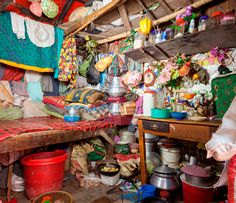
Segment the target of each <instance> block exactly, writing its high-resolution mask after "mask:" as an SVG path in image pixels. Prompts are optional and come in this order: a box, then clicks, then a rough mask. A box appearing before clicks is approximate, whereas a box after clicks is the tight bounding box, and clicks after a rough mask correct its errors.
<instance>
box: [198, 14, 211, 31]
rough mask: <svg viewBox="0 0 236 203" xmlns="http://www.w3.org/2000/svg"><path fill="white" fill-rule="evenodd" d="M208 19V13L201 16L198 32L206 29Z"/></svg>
mask: <svg viewBox="0 0 236 203" xmlns="http://www.w3.org/2000/svg"><path fill="white" fill-rule="evenodd" d="M208 19H209V17H208V16H206V15H204V16H201V17H200V19H199V23H198V32H200V31H203V30H206V27H207V21H208Z"/></svg>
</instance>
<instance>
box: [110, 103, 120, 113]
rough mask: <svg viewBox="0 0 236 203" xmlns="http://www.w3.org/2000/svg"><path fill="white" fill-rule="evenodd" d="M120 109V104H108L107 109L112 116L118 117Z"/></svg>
mask: <svg viewBox="0 0 236 203" xmlns="http://www.w3.org/2000/svg"><path fill="white" fill-rule="evenodd" d="M120 107H121V104H120V103H111V104H109V107H108V109H109V112H110V113H111V114H112V115H120Z"/></svg>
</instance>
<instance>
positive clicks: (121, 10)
mask: <svg viewBox="0 0 236 203" xmlns="http://www.w3.org/2000/svg"><path fill="white" fill-rule="evenodd" d="M118 11H119V13H120V17H121V19H122V21H123V23H124V27H125V29H127V30H131V25H130V22H129V17H128V15H127V11H126V8H125V5H124V4H121V5H120V6H118Z"/></svg>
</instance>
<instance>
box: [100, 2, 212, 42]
mask: <svg viewBox="0 0 236 203" xmlns="http://www.w3.org/2000/svg"><path fill="white" fill-rule="evenodd" d="M213 1H214V0H199V1H196V2H194V3H193V4H190V6H192V7H193V8H199V7H201V6H204V5H205V4H208V3H210V2H213ZM185 9H186V8H182V9H180V10H178V11H176V12H174V13H172V14H169V15H166V16H164V17H162V18H159V19H157V20H154V21H153V22H152V24H153V25H159V24H162V23H165V22H168V21H170V20H172V19H174V18H175V17H176V16H177V15H180V14H182V13H184V12H185ZM135 30H136V31H137V30H139V28H135ZM129 35H130V31H128V32H124V33H120V34H118V35H114V36H111V37H108V38H107V39H103V40H98V41H97V42H98V44H104V43H108V42H112V41H115V40H118V39H121V38H125V37H127V36H129Z"/></svg>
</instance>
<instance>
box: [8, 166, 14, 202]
mask: <svg viewBox="0 0 236 203" xmlns="http://www.w3.org/2000/svg"><path fill="white" fill-rule="evenodd" d="M12 173H13V164H10V165H9V166H8V174H7V201H10V200H11V187H12V181H11V179H12Z"/></svg>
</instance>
